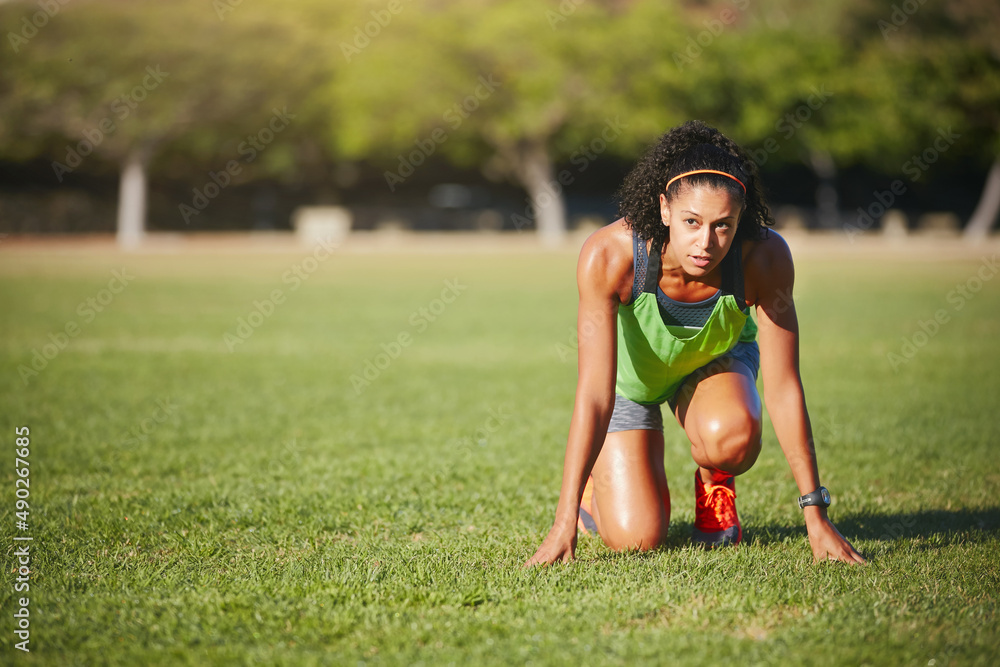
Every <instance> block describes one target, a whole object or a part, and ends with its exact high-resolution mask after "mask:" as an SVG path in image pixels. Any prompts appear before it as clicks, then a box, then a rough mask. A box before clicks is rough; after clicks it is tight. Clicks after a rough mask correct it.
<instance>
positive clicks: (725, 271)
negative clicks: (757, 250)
mask: <svg viewBox="0 0 1000 667" xmlns="http://www.w3.org/2000/svg"><path fill="white" fill-rule="evenodd" d="M742 246H743V244H742V243H739V242H735V241H734V242H733V245H732V246H730V248H729V252H728V253H726V256H725V257H724V258H723V260H722V291H723V292H724V293H726V294H732V295H733V297H735V298H736V305H737V306H739V307H740V310H743V309H744V308H745V307H746V305H747V300H746V293H745V291H744V289H743V247H742Z"/></svg>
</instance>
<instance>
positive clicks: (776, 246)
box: [743, 229, 792, 272]
mask: <svg viewBox="0 0 1000 667" xmlns="http://www.w3.org/2000/svg"><path fill="white" fill-rule="evenodd" d="M763 234H764V235H763V238H761V239H758V240H754V241H747V242H745V243H744V244H743V267H744V271H745V272H750V271H752V270H753V271H757V272H766V271H772V270H780V269H782V268H785V267H787V268H791V266H792V251H791V250H789V248H788V243H786V242H785V239H784V238H782V237H781V235H780V234H778V232H776V231H774V230H773V229H765V230H764V233H763Z"/></svg>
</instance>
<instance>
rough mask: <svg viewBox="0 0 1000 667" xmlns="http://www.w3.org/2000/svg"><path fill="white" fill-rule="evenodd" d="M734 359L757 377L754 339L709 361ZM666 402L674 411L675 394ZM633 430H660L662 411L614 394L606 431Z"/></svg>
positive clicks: (655, 406) (654, 406)
mask: <svg viewBox="0 0 1000 667" xmlns="http://www.w3.org/2000/svg"><path fill="white" fill-rule="evenodd" d="M734 360H735V361H741V362H743V363H744V364H746V366H747V368H749V369H750V370H751V371H752V372H753V378H754V380H756V379H757V372H758V370H759V369H760V348H758V347H757V342H756V341H754V342H751V343H737V344H736V347H734V348H733V349H731V350H730V351H729V352H727V353H726V354H724V355H722V356H721V357H719V358H718V359H716V360H715V361H713V362H711V363H713V364H714V363H717V362H720V361H721V362H723V363H726V362H729V363H732V361H734ZM703 368H704V367H703ZM699 370H700V369H699ZM698 372H699V371H695V372H694V373H691V375H688V376H687V377H686V378H684V381H685V382H687V380H688V379H690V378H691V376H692V375H696V374H697V373H698ZM682 386H683V385H682ZM667 404H668V405H670V412H671V413H673V412H674V411H676V410H677V394H674V395H673V396H671V397H670V398H669V399H667ZM634 430H644V431H662V430H663V413H662V412H661V411H660V406H659V405H658V404H653V405H643V404H642V403H636V402H635V401H630V400H629V399H627V398H625V397H624V396H621V395H619V394H615V410H614V412H612V413H611V423H610V424H608V433H618V432H619V431H634Z"/></svg>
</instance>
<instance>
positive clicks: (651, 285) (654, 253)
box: [640, 239, 663, 294]
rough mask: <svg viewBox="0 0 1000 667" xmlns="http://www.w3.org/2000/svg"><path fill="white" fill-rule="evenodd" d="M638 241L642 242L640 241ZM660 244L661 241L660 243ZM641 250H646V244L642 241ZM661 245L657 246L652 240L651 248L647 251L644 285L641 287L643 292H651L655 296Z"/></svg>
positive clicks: (658, 281)
mask: <svg viewBox="0 0 1000 667" xmlns="http://www.w3.org/2000/svg"><path fill="white" fill-rule="evenodd" d="M640 241H642V240H641V239H640ZM660 243H662V240H661V241H660ZM642 247H643V250H645V248H646V242H645V241H642ZM662 249H663V247H662V245H660V244H658V243H657V242H656V240H655V239H654V240H653V244H652V247H651V248H650V249H649V253H648V255H647V261H646V284H645V286H644V287H643V289H642V291H643V292H651V293H653V294H656V288H657V286H659V284H660V253H661V252H662Z"/></svg>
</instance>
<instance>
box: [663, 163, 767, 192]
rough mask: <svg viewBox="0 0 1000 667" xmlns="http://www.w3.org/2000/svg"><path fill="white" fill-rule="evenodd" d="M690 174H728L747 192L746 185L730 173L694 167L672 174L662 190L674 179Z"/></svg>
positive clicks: (668, 186) (667, 187)
mask: <svg viewBox="0 0 1000 667" xmlns="http://www.w3.org/2000/svg"><path fill="white" fill-rule="evenodd" d="M692 174H718V175H719V176H728V177H729V178H731V179H733V180H734V181H736V182H737V183H739V184H740V187H741V188H743V194H746V193H747V186H745V185H743V181H741V180H740V179H738V178H736V177H735V176H733V175H732V174H727V173H726V172H724V171H716V170H715V169H695V170H694V171H685V172H684V173H683V174H678V175H677V176H674V177H673V178H671V179H670V180H669V181H667V185H666V187H664V188H663V189H664V190H667V189H669V188H670V184H671V183H673V182H674V181H676V180H677V179H679V178H684V177H685V176H690V175H692Z"/></svg>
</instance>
